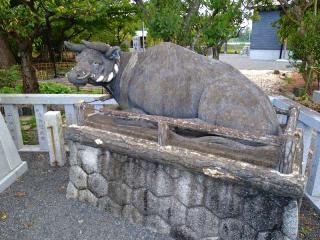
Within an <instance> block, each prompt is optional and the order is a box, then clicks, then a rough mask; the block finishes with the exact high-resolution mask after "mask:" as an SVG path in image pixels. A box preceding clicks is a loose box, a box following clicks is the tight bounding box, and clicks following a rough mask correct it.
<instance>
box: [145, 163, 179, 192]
mask: <svg viewBox="0 0 320 240" xmlns="http://www.w3.org/2000/svg"><path fill="white" fill-rule="evenodd" d="M146 179H147V185H148V189H149V190H150V191H151V192H152V193H154V194H155V195H156V196H158V197H163V196H170V195H172V194H173V191H174V184H173V183H174V182H173V180H172V179H171V178H169V177H168V175H167V174H166V173H165V171H164V169H163V166H162V165H159V164H158V165H156V167H155V169H151V168H149V169H148V171H147V176H146Z"/></svg>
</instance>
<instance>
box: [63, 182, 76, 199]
mask: <svg viewBox="0 0 320 240" xmlns="http://www.w3.org/2000/svg"><path fill="white" fill-rule="evenodd" d="M78 196H79V191H78V189H77V188H76V187H75V186H74V185H73V183H72V182H69V183H68V187H67V194H66V198H67V199H70V198H72V199H77V198H78Z"/></svg>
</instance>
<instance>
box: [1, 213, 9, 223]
mask: <svg viewBox="0 0 320 240" xmlns="http://www.w3.org/2000/svg"><path fill="white" fill-rule="evenodd" d="M7 219H8V213H6V212H0V220H1V221H6V220H7Z"/></svg>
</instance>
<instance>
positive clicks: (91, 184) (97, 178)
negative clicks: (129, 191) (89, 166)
mask: <svg viewBox="0 0 320 240" xmlns="http://www.w3.org/2000/svg"><path fill="white" fill-rule="evenodd" d="M88 188H89V189H90V191H92V192H93V193H94V194H95V195H96V196H97V197H98V198H99V197H103V196H106V195H107V194H108V182H107V181H106V180H105V179H104V177H103V176H102V175H100V174H99V173H94V174H91V175H89V177H88Z"/></svg>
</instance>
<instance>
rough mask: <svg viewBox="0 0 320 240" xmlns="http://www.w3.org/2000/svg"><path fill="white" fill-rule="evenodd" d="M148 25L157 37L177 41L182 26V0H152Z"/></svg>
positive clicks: (152, 35) (152, 33)
mask: <svg viewBox="0 0 320 240" xmlns="http://www.w3.org/2000/svg"><path fill="white" fill-rule="evenodd" d="M148 10H149V12H148V13H149V17H150V18H148V19H147V26H148V30H149V35H150V36H151V37H153V38H155V39H163V40H164V41H172V42H175V41H176V40H177V38H178V34H179V32H180V31H181V28H182V20H183V18H182V15H181V13H182V2H181V1H180V0H150V2H149V5H148Z"/></svg>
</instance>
